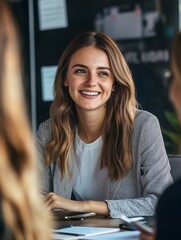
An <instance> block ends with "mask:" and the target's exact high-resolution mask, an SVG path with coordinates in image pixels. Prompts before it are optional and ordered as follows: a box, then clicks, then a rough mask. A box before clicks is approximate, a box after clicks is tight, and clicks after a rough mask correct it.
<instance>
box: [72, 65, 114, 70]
mask: <svg viewBox="0 0 181 240" xmlns="http://www.w3.org/2000/svg"><path fill="white" fill-rule="evenodd" d="M74 67H83V68H88V67H87V66H86V65H84V64H75V65H73V66H72V68H74ZM97 69H106V70H109V71H110V72H112V71H111V69H110V68H109V67H104V66H100V67H97Z"/></svg>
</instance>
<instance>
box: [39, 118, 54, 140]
mask: <svg viewBox="0 0 181 240" xmlns="http://www.w3.org/2000/svg"><path fill="white" fill-rule="evenodd" d="M36 137H37V139H39V141H43V142H45V143H47V142H49V141H50V138H51V121H50V119H47V120H46V121H44V122H42V123H40V125H39V127H38V130H37V134H36Z"/></svg>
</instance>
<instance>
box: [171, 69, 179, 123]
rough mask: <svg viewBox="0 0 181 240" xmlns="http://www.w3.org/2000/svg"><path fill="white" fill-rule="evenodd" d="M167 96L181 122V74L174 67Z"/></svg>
mask: <svg viewBox="0 0 181 240" xmlns="http://www.w3.org/2000/svg"><path fill="white" fill-rule="evenodd" d="M169 98H170V100H171V102H172V103H173V106H174V108H175V111H176V113H177V116H178V118H179V120H180V122H181V76H180V74H179V72H178V70H177V69H176V68H175V67H173V79H172V82H171V85H170V89H169Z"/></svg>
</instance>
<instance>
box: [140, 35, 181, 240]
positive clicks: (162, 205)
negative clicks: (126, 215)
mask: <svg viewBox="0 0 181 240" xmlns="http://www.w3.org/2000/svg"><path fill="white" fill-rule="evenodd" d="M171 69H172V82H171V85H170V88H169V98H170V100H171V102H172V103H173V106H174V108H175V111H176V113H177V116H178V119H179V120H180V122H181V32H179V33H178V34H177V35H176V36H175V38H174V41H173V45H172V49H171ZM180 171H181V169H180ZM180 216H181V179H179V180H177V181H176V182H175V183H174V184H172V185H171V186H170V187H168V188H167V189H166V191H165V192H164V193H163V195H162V196H161V198H160V201H159V202H158V205H157V209H156V221H157V227H156V228H157V229H156V234H155V236H148V235H145V234H142V235H141V239H142V240H144V239H145V240H152V239H156V240H168V239H169V240H171V239H174V240H176V239H181V220H180Z"/></svg>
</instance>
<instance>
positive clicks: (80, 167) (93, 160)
mask: <svg viewBox="0 0 181 240" xmlns="http://www.w3.org/2000/svg"><path fill="white" fill-rule="evenodd" d="M75 149H76V156H77V164H74V167H75V171H74V173H75V175H74V178H73V180H74V185H73V193H74V195H75V197H76V199H77V200H106V199H110V180H109V177H108V171H107V168H103V169H100V155H101V150H102V136H100V137H99V138H98V139H97V140H96V141H94V142H92V143H90V144H86V143H84V142H83V141H82V140H81V139H80V138H79V136H78V134H77V133H76V138H75Z"/></svg>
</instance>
